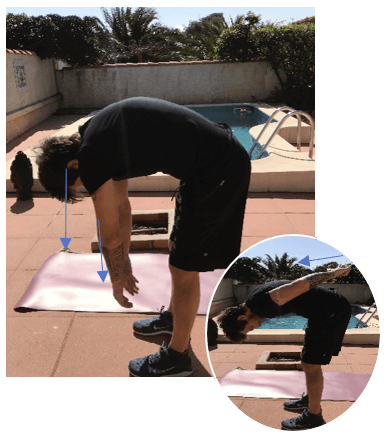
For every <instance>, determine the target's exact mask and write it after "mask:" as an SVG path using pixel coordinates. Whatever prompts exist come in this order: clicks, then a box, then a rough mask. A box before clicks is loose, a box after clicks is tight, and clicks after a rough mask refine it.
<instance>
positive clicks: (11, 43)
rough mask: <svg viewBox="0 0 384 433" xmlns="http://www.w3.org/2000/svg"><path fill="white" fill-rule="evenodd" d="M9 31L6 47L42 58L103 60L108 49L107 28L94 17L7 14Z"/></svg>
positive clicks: (83, 61) (75, 63) (82, 63)
mask: <svg viewBox="0 0 384 433" xmlns="http://www.w3.org/2000/svg"><path fill="white" fill-rule="evenodd" d="M6 31H7V33H6V44H7V48H10V49H20V50H29V51H34V52H35V53H36V54H37V55H38V56H39V57H40V58H41V59H47V58H54V59H60V60H63V61H65V62H67V63H68V64H70V65H72V66H85V65H94V64H98V63H102V62H103V60H104V59H105V57H106V55H107V52H108V37H107V32H106V31H105V29H104V28H103V26H102V24H101V22H100V20H99V19H97V18H94V17H84V18H80V17H78V16H66V17H63V16H60V15H57V14H51V15H44V16H43V15H41V16H37V17H28V16H27V15H25V14H7V22H6Z"/></svg>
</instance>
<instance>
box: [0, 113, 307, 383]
mask: <svg viewBox="0 0 384 433" xmlns="http://www.w3.org/2000/svg"><path fill="white" fill-rule="evenodd" d="M83 116H84V114H81V115H78V116H77V117H76V116H75V115H74V116H52V117H50V118H49V119H47V120H46V121H44V122H42V123H41V124H40V125H38V126H36V127H34V128H32V129H31V130H30V131H28V132H27V133H25V134H23V135H22V136H21V137H19V138H18V139H16V140H14V141H13V142H10V143H9V144H8V145H7V161H8V160H10V159H13V158H14V156H15V155H16V153H17V151H18V150H27V149H29V148H31V147H33V146H35V145H36V144H38V142H39V141H40V140H42V139H43V138H45V137H47V136H50V135H52V134H54V133H56V132H58V131H59V130H60V129H61V128H62V127H65V126H67V125H69V124H71V123H72V122H74V121H75V120H77V119H78V118H80V117H83ZM171 198H172V193H171V192H132V193H130V200H131V205H132V208H133V210H149V209H172V208H173V207H174V202H173V201H172V200H171ZM64 208H65V205H64V203H60V202H58V201H57V200H53V199H51V198H49V197H48V196H47V194H44V193H35V195H34V199H33V201H29V202H17V200H16V194H15V193H12V192H8V193H7V198H6V219H7V262H6V270H7V376H12V377H16V376H17V377H26V376H28V377H32V376H34V377H44V376H45V377H46V376H67V377H69V376H82V377H84V376H88V377H89V376H93V377H95V376H97V377H107V376H119V377H121V376H128V370H127V364H128V362H129V360H130V359H132V358H135V357H138V356H143V355H146V354H149V353H152V352H155V351H157V348H158V344H161V342H162V339H161V338H158V339H155V340H154V341H153V342H147V341H143V340H139V339H138V338H136V337H134V336H133V335H132V323H133V321H135V320H137V319H138V318H141V317H144V316H146V315H139V314H109V313H78V312H55V311H38V312H30V313H24V314H21V313H16V312H15V311H14V310H13V307H14V305H15V304H16V302H17V301H18V300H19V298H20V297H21V295H22V294H23V293H24V291H25V290H26V288H27V287H28V285H29V283H30V281H31V279H32V277H33V276H34V274H35V273H36V271H37V270H39V269H40V267H41V266H42V265H43V263H44V262H45V261H46V260H47V259H48V257H50V256H51V255H52V254H53V253H55V252H57V251H58V250H59V249H60V248H61V247H62V244H61V241H60V237H63V235H64V221H65V209H64ZM95 229H96V220H95V215H94V211H93V205H92V202H91V199H90V197H86V198H85V199H84V201H83V202H81V203H78V204H75V205H68V219H67V232H68V237H71V238H72V240H71V243H70V248H71V249H72V250H74V251H80V252H85V253H90V252H91V241H92V237H93V235H94V233H95ZM284 234H304V235H310V236H314V235H315V196H314V194H312V193H249V196H248V201H247V206H246V215H245V222H244V230H243V238H242V246H241V248H242V251H244V250H245V249H247V248H249V247H250V246H252V245H254V244H255V243H257V242H259V241H262V240H264V239H267V238H269V237H272V236H278V235H284ZM213 289H214V288H212V290H213ZM160 307H161V305H159V308H160ZM204 330H205V317H203V316H199V317H197V319H196V321H195V324H194V328H193V332H192V343H191V346H192V358H193V365H194V369H195V373H194V376H211V375H212V372H211V369H210V366H209V361H208V357H207V353H206V349H205V331H204ZM79 360H81V362H79Z"/></svg>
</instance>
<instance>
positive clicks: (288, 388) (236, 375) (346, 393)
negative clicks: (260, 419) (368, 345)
mask: <svg viewBox="0 0 384 433" xmlns="http://www.w3.org/2000/svg"><path fill="white" fill-rule="evenodd" d="M323 375H324V391H323V396H322V400H342V401H356V400H357V398H358V397H359V396H360V394H361V393H362V392H363V390H364V388H365V387H366V385H367V383H368V381H369V379H370V378H371V375H370V374H354V373H331V372H325V373H323ZM219 383H220V385H221V386H222V388H223V390H224V392H225V393H226V394H227V395H228V397H257V398H300V395H301V394H302V393H303V392H305V391H306V384H305V374H304V372H302V371H277V370H237V369H236V370H231V371H228V372H227V373H225V374H224V376H222V377H221V379H219Z"/></svg>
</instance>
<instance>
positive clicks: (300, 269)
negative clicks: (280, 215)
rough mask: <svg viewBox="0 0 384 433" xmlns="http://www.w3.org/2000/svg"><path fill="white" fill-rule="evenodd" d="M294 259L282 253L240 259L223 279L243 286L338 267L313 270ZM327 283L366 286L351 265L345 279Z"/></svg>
mask: <svg viewBox="0 0 384 433" xmlns="http://www.w3.org/2000/svg"><path fill="white" fill-rule="evenodd" d="M296 262H297V258H296V257H289V255H288V253H284V254H283V255H282V256H281V257H279V256H278V255H277V254H276V255H275V257H274V258H272V257H271V256H269V255H268V254H266V256H265V257H254V258H249V257H240V258H239V259H237V260H236V261H235V263H233V265H232V266H231V267H230V268H229V269H228V270H227V272H226V274H225V275H224V278H232V279H234V280H237V281H240V282H241V283H243V284H261V283H266V282H269V281H275V280H291V281H293V280H296V279H298V278H301V277H303V276H305V275H309V274H312V273H317V272H326V271H327V269H329V268H337V267H338V266H340V264H338V263H337V262H329V263H327V264H325V265H321V266H317V267H316V268H315V269H314V270H310V269H308V268H307V267H305V266H303V265H300V264H298V263H296ZM329 283H334V284H367V282H366V281H365V279H364V277H363V275H362V274H361V272H360V271H359V269H358V268H357V267H356V266H355V265H352V269H351V271H350V273H349V274H348V275H347V276H346V277H338V278H335V279H334V280H332V281H329Z"/></svg>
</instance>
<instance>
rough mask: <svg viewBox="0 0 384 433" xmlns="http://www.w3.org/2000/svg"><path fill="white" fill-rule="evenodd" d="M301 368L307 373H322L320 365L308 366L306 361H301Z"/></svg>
mask: <svg viewBox="0 0 384 433" xmlns="http://www.w3.org/2000/svg"><path fill="white" fill-rule="evenodd" d="M301 368H302V369H303V370H304V372H305V373H316V372H318V371H321V365H320V364H308V363H306V362H304V361H301Z"/></svg>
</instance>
